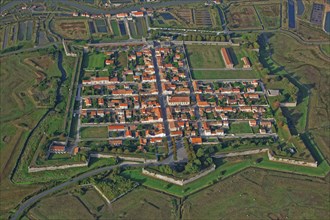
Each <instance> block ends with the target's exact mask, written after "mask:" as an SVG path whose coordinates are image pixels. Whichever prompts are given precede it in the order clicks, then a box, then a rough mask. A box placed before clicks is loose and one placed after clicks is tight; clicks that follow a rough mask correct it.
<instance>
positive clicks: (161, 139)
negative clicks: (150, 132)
mask: <svg viewBox="0 0 330 220" xmlns="http://www.w3.org/2000/svg"><path fill="white" fill-rule="evenodd" d="M149 141H150V144H154V143H161V142H163V138H160V137H154V138H150V140H149Z"/></svg>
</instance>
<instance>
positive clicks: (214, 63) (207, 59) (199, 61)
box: [186, 45, 225, 68]
mask: <svg viewBox="0 0 330 220" xmlns="http://www.w3.org/2000/svg"><path fill="white" fill-rule="evenodd" d="M186 50H187V56H188V59H189V63H190V66H191V67H192V68H225V63H224V61H223V59H222V56H221V47H217V46H205V45H187V46H186Z"/></svg>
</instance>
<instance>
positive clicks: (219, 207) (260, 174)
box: [182, 169, 330, 219]
mask: <svg viewBox="0 0 330 220" xmlns="http://www.w3.org/2000/svg"><path fill="white" fill-rule="evenodd" d="M305 178H306V177H302V176H297V175H291V174H283V173H279V172H274V171H265V170H260V169H248V170H245V171H243V172H241V173H239V174H236V175H234V176H233V177H231V178H228V179H226V180H224V181H221V182H220V183H218V184H215V185H214V186H211V187H209V188H207V189H205V190H203V191H201V192H198V193H196V194H194V195H191V196H189V197H188V198H187V199H186V200H185V201H184V202H183V206H182V210H183V211H182V219H222V218H225V217H227V216H230V218H232V219H282V218H289V219H291V218H292V219H304V218H306V219H322V218H324V216H328V215H329V214H330V212H329V208H328V202H329V199H328V198H329V196H330V195H329V190H327V189H328V188H329V186H330V184H329V178H327V181H324V180H320V179H316V178H308V179H307V180H305ZM319 189H320V190H319ZM297 204H299V205H297Z"/></svg>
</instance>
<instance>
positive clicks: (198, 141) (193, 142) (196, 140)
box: [190, 137, 203, 144]
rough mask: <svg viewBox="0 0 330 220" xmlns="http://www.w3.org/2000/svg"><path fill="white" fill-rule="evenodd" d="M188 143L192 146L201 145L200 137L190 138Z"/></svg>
mask: <svg viewBox="0 0 330 220" xmlns="http://www.w3.org/2000/svg"><path fill="white" fill-rule="evenodd" d="M190 143H192V144H202V143H203V141H202V138H201V137H190Z"/></svg>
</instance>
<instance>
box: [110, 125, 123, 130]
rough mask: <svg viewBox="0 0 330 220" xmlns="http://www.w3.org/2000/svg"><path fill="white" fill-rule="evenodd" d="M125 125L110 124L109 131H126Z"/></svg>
mask: <svg viewBox="0 0 330 220" xmlns="http://www.w3.org/2000/svg"><path fill="white" fill-rule="evenodd" d="M124 130H125V126H124V125H109V126H108V131H124Z"/></svg>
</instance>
